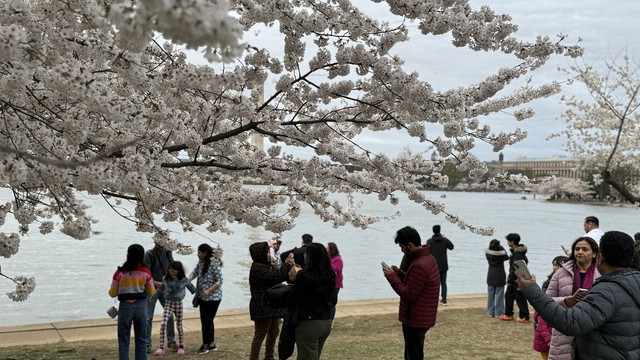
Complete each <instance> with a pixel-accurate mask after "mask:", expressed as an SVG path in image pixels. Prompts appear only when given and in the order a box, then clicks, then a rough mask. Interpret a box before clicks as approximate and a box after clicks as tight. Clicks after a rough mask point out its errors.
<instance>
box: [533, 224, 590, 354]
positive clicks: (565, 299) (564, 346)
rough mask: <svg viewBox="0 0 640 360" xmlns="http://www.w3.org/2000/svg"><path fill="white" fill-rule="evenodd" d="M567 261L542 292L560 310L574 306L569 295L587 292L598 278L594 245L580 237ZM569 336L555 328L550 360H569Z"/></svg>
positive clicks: (585, 238)
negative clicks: (549, 297)
mask: <svg viewBox="0 0 640 360" xmlns="http://www.w3.org/2000/svg"><path fill="white" fill-rule="evenodd" d="M570 254H571V255H570V257H569V259H568V260H567V261H566V262H564V263H563V264H562V265H561V266H560V268H558V271H556V272H555V273H554V274H553V276H552V277H551V280H550V281H549V285H548V287H547V289H546V291H545V292H546V293H547V295H549V296H551V297H552V298H553V300H555V301H556V302H557V303H558V304H560V305H561V306H563V307H567V308H569V307H571V306H572V304H574V303H575V301H573V299H572V298H573V295H574V294H575V293H576V291H577V290H578V289H581V288H582V289H586V290H589V289H591V287H592V286H593V282H594V281H595V280H596V279H598V278H599V277H600V273H599V272H598V269H596V255H597V254H598V243H596V241H595V240H593V239H591V238H589V237H586V236H583V237H580V238H578V239H577V240H575V241H574V242H573V244H572V245H571V253H570ZM572 340H573V337H572V336H567V335H565V334H563V333H562V332H561V331H558V330H557V329H553V331H552V335H551V343H550V349H549V359H550V360H571V342H572Z"/></svg>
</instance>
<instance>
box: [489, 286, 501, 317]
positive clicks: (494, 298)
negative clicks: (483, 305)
mask: <svg viewBox="0 0 640 360" xmlns="http://www.w3.org/2000/svg"><path fill="white" fill-rule="evenodd" d="M487 314H488V315H489V316H491V317H495V316H500V315H504V286H487Z"/></svg>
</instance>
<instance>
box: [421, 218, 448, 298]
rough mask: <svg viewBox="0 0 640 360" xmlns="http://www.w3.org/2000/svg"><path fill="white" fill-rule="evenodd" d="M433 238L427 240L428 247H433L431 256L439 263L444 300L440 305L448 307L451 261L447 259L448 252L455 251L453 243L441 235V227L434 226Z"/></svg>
mask: <svg viewBox="0 0 640 360" xmlns="http://www.w3.org/2000/svg"><path fill="white" fill-rule="evenodd" d="M432 229H433V236H432V237H431V239H429V240H427V245H429V246H430V247H431V255H433V257H434V258H436V261H437V262H438V269H439V270H440V292H441V297H442V299H441V300H440V304H442V305H445V306H446V305H447V271H449V261H448V258H447V251H448V250H453V243H452V242H451V240H449V239H447V238H446V237H444V236H442V234H440V225H433V228H432Z"/></svg>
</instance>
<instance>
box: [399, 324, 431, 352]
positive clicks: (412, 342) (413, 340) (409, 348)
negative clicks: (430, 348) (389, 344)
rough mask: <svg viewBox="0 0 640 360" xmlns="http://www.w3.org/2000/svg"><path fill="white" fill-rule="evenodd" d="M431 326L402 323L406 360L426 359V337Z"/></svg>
mask: <svg viewBox="0 0 640 360" xmlns="http://www.w3.org/2000/svg"><path fill="white" fill-rule="evenodd" d="M428 330H429V328H415V327H411V326H409V325H405V324H402V335H403V336H404V360H424V337H425V335H426V334H427V331H428Z"/></svg>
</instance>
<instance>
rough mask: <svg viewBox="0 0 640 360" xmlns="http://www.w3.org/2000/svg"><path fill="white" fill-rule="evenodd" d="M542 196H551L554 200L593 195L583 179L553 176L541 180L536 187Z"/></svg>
mask: <svg viewBox="0 0 640 360" xmlns="http://www.w3.org/2000/svg"><path fill="white" fill-rule="evenodd" d="M536 191H537V192H539V193H540V194H544V195H550V196H551V197H552V198H556V197H558V198H561V197H575V196H577V197H578V198H585V197H586V196H588V195H589V194H590V193H591V190H590V189H589V183H588V182H586V181H584V180H582V179H573V178H566V177H555V176H552V177H550V178H548V179H541V180H540V181H539V183H538V184H537V185H536Z"/></svg>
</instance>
